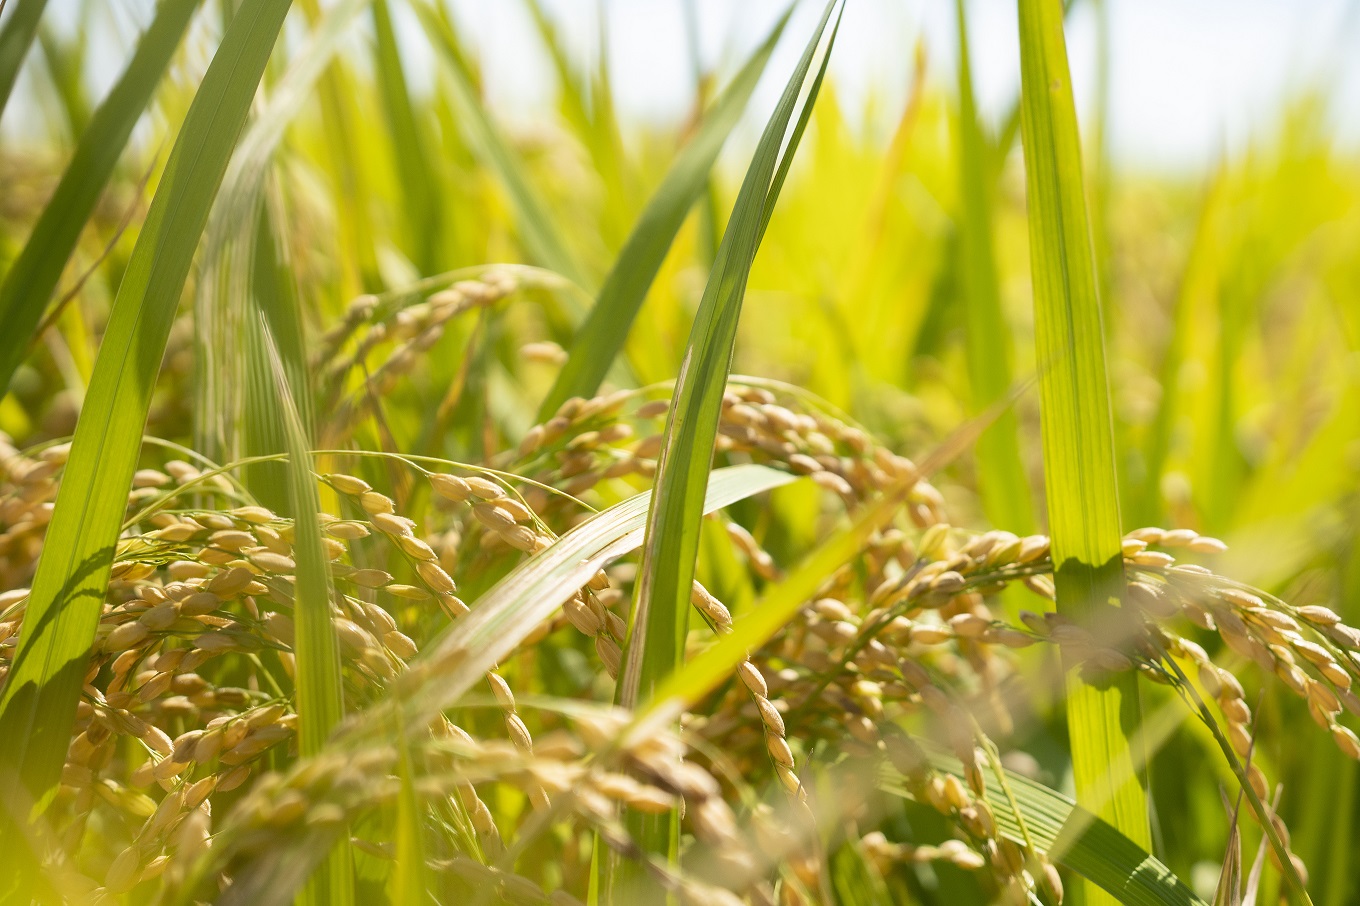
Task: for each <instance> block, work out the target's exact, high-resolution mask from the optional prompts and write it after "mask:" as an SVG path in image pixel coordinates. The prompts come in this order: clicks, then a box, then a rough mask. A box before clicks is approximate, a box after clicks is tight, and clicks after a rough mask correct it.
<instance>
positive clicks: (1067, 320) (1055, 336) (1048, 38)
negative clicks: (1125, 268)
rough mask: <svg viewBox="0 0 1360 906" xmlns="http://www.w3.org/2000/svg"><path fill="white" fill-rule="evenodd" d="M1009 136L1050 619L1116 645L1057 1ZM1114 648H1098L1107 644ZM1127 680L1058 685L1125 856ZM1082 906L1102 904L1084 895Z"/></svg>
mask: <svg viewBox="0 0 1360 906" xmlns="http://www.w3.org/2000/svg"><path fill="white" fill-rule="evenodd" d="M1019 5H1020V64H1021V67H1020V68H1021V108H1022V112H1021V120H1022V124H1021V135H1022V139H1023V142H1024V149H1025V180H1026V187H1027V190H1028V204H1029V235H1030V260H1031V271H1032V279H1033V282H1034V312H1035V314H1034V320H1035V344H1036V348H1037V352H1038V362H1039V391H1040V413H1041V422H1042V429H1043V452H1044V478H1045V488H1046V493H1047V496H1048V521H1049V534H1050V535H1051V536H1052V539H1053V562H1054V565H1055V578H1056V585H1057V591H1058V594H1057V603H1058V611H1059V612H1060V613H1063V614H1065V615H1067V616H1069V617H1071V618H1073V619H1075V620H1077V621H1078V622H1081V623H1084V624H1087V625H1090V626H1092V628H1093V629H1094V630H1095V631H1096V632H1097V633H1113V634H1114V635H1115V636H1118V635H1120V634H1122V633H1121V631H1120V630H1119V629H1118V627H1119V626H1120V625H1122V624H1121V621H1120V620H1119V619H1118V617H1117V615H1118V613H1119V611H1120V602H1121V600H1122V595H1123V590H1124V566H1123V558H1122V556H1121V552H1120V544H1121V537H1122V531H1121V527H1120V521H1119V497H1118V494H1119V490H1118V485H1117V483H1116V477H1115V461H1114V437H1113V429H1112V424H1111V419H1110V394H1109V386H1108V381H1107V377H1106V370H1105V335H1104V331H1103V329H1102V327H1101V311H1100V299H1099V296H1098V293H1097V289H1096V286H1097V283H1096V279H1097V276H1096V269H1095V259H1094V254H1093V252H1092V248H1091V231H1090V227H1089V225H1088V222H1087V217H1086V198H1085V195H1084V194H1083V190H1082V164H1081V146H1080V139H1079V136H1078V132H1077V117H1076V111H1075V109H1074V107H1073V103H1072V84H1071V77H1070V76H1069V74H1068V68H1067V49H1066V44H1065V41H1064V38H1063V8H1062V3H1061V0H1019ZM1124 641H1126V640H1124V639H1120V638H1118V637H1113V638H1110V639H1109V644H1111V645H1119V644H1121V643H1122V642H1124ZM1138 708H1139V706H1138V687H1137V678H1136V675H1135V674H1132V673H1126V674H1123V675H1122V676H1121V677H1119V678H1117V679H1115V680H1114V681H1112V682H1111V683H1110V684H1109V685H1108V686H1107V687H1105V688H1100V689H1097V688H1095V687H1093V686H1090V685H1087V684H1086V683H1084V682H1082V681H1081V679H1080V678H1079V677H1078V676H1077V675H1076V672H1075V671H1070V672H1069V674H1068V698H1067V723H1068V736H1069V739H1070V743H1071V750H1072V770H1073V774H1074V776H1075V778H1076V787H1077V799H1078V801H1079V802H1082V803H1083V804H1084V805H1086V806H1087V807H1088V808H1090V809H1091V810H1092V811H1094V812H1095V813H1096V814H1098V815H1100V816H1101V817H1102V818H1104V819H1105V820H1107V821H1109V822H1110V823H1111V824H1112V825H1114V827H1116V828H1117V829H1118V830H1119V831H1121V832H1122V833H1123V834H1125V835H1126V836H1127V837H1129V838H1130V839H1131V840H1133V841H1134V842H1135V843H1137V844H1138V845H1140V846H1142V847H1143V848H1147V847H1148V846H1149V845H1150V842H1151V830H1150V827H1149V823H1148V814H1147V798H1146V794H1145V792H1144V790H1143V787H1142V786H1141V784H1140V781H1139V779H1138V775H1137V773H1136V771H1135V770H1134V764H1135V763H1141V759H1134V758H1133V757H1132V753H1131V752H1130V749H1129V742H1128V739H1129V737H1130V736H1131V735H1132V734H1133V732H1134V729H1135V728H1136V726H1137V724H1138ZM1089 893H1090V894H1091V896H1090V897H1089V899H1088V902H1091V903H1093V904H1098V903H1102V902H1109V897H1108V895H1106V894H1102V893H1099V892H1097V891H1094V890H1093V891H1089Z"/></svg>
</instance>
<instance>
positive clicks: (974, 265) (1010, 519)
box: [954, 0, 1034, 535]
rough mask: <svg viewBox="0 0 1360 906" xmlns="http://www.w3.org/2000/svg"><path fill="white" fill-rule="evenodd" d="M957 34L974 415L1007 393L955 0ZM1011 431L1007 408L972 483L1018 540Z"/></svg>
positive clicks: (1015, 443)
mask: <svg viewBox="0 0 1360 906" xmlns="http://www.w3.org/2000/svg"><path fill="white" fill-rule="evenodd" d="M954 11H955V19H956V20H957V22H958V32H959V158H958V160H959V182H960V185H959V193H960V198H961V201H962V208H963V210H962V217H961V222H960V224H959V243H958V248H959V265H960V267H959V271H960V280H961V282H962V283H963V311H964V323H965V325H966V327H967V330H966V331H965V334H964V335H965V338H966V341H967V343H966V352H967V361H968V381H969V385H970V390H971V393H972V400H973V411H974V412H981V411H983V410H984V409H986V408H987V407H988V406H990V405H991V404H992V403H994V402H996V401H997V400H999V399H1001V398H1002V397H1004V396H1005V395H1006V394H1007V393H1009V392H1010V388H1011V348H1010V343H1011V340H1010V338H1011V330H1010V327H1009V325H1008V324H1007V323H1006V317H1005V314H1004V313H1003V312H1002V310H1001V286H1000V283H999V281H998V278H997V265H996V255H995V252H994V250H993V244H992V196H993V189H994V184H995V179H994V178H993V175H992V174H993V173H994V172H995V171H994V169H993V168H992V167H990V166H989V165H988V161H987V153H988V149H987V145H986V142H985V141H984V139H983V137H982V125H981V123H980V122H979V120H978V112H977V105H976V104H975V102H974V99H973V74H972V61H971V58H970V54H969V49H968V23H967V19H966V17H965V15H964V3H963V0H955V3H954ZM1018 430H1019V425H1018V423H1017V421H1016V418H1015V413H1014V412H1012V411H1011V410H1010V409H1007V410H1006V411H1005V412H1002V413H1001V415H999V416H998V417H997V419H996V421H995V422H994V423H993V424H992V426H991V428H989V429H988V430H987V431H985V432H984V433H983V435H982V436H981V437H980V438H978V443H977V454H976V455H977V469H978V485H979V491H980V492H981V496H982V508H983V510H984V511H985V512H986V514H987V518H988V520H989V521H990V522H991V523H992V525H993V526H995V527H997V528H1004V529H1006V530H1008V531H1012V532H1017V533H1019V534H1022V535H1023V534H1026V533H1028V532H1030V531H1031V530H1032V529H1033V526H1034V514H1033V511H1032V508H1031V505H1030V496H1029V479H1028V478H1027V477H1026V475H1025V466H1024V463H1023V462H1022V461H1021V459H1020V445H1019V439H1018V433H1017V432H1018Z"/></svg>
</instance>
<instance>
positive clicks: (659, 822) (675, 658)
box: [602, 0, 844, 901]
mask: <svg viewBox="0 0 1360 906" xmlns="http://www.w3.org/2000/svg"><path fill="white" fill-rule="evenodd" d="M836 9H837V3H836V2H835V0H830V2H828V3H827V5H826V9H825V11H824V12H823V14H822V19H821V21H820V22H819V23H818V25H817V28H816V30H815V31H814V32H813V35H812V37H811V39H810V40H809V41H808V45H807V47H806V49H805V50H804V52H803V56H802V58H801V59H800V60H799V62H798V66H797V67H796V68H795V70H794V73H793V75H792V77H791V78H790V79H789V82H788V84H787V85H786V86H785V89H784V94H783V96H782V97H781V98H780V100H779V104H778V106H777V107H776V108H775V111H774V113H773V114H772V115H771V117H770V121H769V123H768V124H767V125H766V127H765V132H764V134H763V135H762V136H761V139H760V143H759V144H758V145H757V147H756V152H755V155H754V156H753V158H752V160H751V164H750V167H749V168H748V169H747V172H746V178H745V180H744V181H743V182H742V187H741V191H740V192H739V193H738V195H737V201H736V204H735V205H734V206H733V208H732V217H731V219H730V221H729V223H728V227H727V231H726V233H725V234H724V235H723V240H722V244H721V246H720V247H719V249H718V256H717V258H716V260H715V261H714V264H713V270H712V271H711V273H710V275H709V280H708V285H707V286H706V287H705V289H704V295H703V298H702V300H701V301H700V303H699V311H698V313H697V315H696V316H695V321H694V327H693V329H692V330H691V333H690V339H689V342H688V344H687V345H686V348H685V355H684V359H683V361H682V362H681V365H680V375H679V378H678V379H677V381H676V388H675V392H674V394H673V396H672V404H671V410H670V415H669V416H668V417H667V419H666V429H665V432H664V435H663V441H662V445H661V452H660V454H659V456H658V458H657V475H656V490H655V492H654V496H653V498H652V504H651V507H650V509H649V512H648V514H647V542H646V545H645V546H644V548H643V554H642V567H641V574H640V577H639V580H638V590H637V599H636V601H635V602H634V606H633V612H632V615H631V619H630V620H629V623H628V639H627V643H626V645H625V649H624V663H623V667H622V669H621V671H620V677H619V684H618V687H617V690H616V692H615V698H616V699H617V701H618V703H619V704H621V705H623V706H624V707H626V708H632V707H635V706H636V705H637V703H638V702H639V701H640V700H645V699H647V698H650V697H651V695H652V693H653V692H654V691H655V689H656V687H657V686H658V685H659V684H660V683H662V682H663V681H664V680H665V679H666V677H668V676H669V675H670V674H671V673H673V672H674V671H675V670H676V668H677V667H678V666H679V665H680V664H681V663H682V662H683V660H684V646H685V634H686V631H687V628H688V624H689V607H690V592H691V587H692V585H693V582H694V569H695V559H696V557H697V556H698V551H699V529H700V519H701V515H702V513H701V508H702V501H703V491H704V487H705V486H706V484H707V481H708V472H709V469H710V468H711V466H712V462H713V442H714V440H715V438H716V436H717V430H718V418H719V415H720V412H721V408H722V396H723V392H724V390H725V389H726V386H727V375H728V371H729V370H730V368H731V364H732V355H733V350H734V347H735V344H736V335H737V322H738V320H739V318H740V316H741V304H742V300H743V298H744V296H745V293H746V281H747V279H748V277H749V276H750V272H751V264H752V262H753V261H754V260H755V255H756V250H757V248H758V247H759V245H760V239H761V237H762V235H763V233H764V229H765V225H766V224H767V223H768V221H769V214H770V212H771V210H772V209H773V207H774V204H775V201H776V199H777V198H778V194H779V188H780V185H781V183H782V182H783V178H784V175H785V174H786V173H787V171H788V161H789V160H790V159H791V158H792V156H793V154H794V153H796V151H797V145H798V139H799V137H800V136H801V133H802V130H803V127H804V126H805V124H806V122H807V117H808V111H809V110H810V108H811V106H812V105H813V104H814V103H815V102H816V99H817V89H818V87H820V84H821V80H822V75H823V73H825V71H826V64H827V61H828V60H829V59H830V54H831V48H832V46H833V45H834V43H835V39H836V27H839V24H840V20H839V17H838V18H837V21H836V26H835V27H833V28H832V31H831V34H830V36H829V39H828V40H827V43H826V48H825V52H824V54H823V56H822V60H821V66H820V68H819V70H818V73H817V76H816V78H815V79H814V80H813V83H812V85H811V88H810V90H809V91H808V93H807V97H806V98H805V100H804V102H803V104H804V106H803V109H802V112H801V114H800V116H799V118H798V121H797V126H796V127H795V129H794V131H793V134H792V136H791V137H790V138H789V140H788V147H787V149H786V150H785V151H784V156H783V159H782V161H781V153H780V151H781V146H782V145H783V144H784V140H785V134H786V132H787V131H788V129H789V123H790V120H791V119H792V118H793V114H794V110H795V108H796V107H797V106H798V101H799V95H800V93H801V91H802V89H803V86H804V84H805V83H806V81H807V76H808V72H809V71H810V70H811V68H812V63H813V60H814V58H815V57H816V55H817V51H818V47H819V46H820V45H821V43H822V37H823V35H824V32H825V30H826V26H827V23H828V22H829V21H830V20H831V15H832V13H833V12H834V11H835V10H836ZM841 9H842V10H843V9H844V7H843V6H842V7H841ZM678 822H679V819H678V815H677V814H676V813H674V812H669V813H666V814H662V815H641V814H638V813H636V812H630V813H629V814H628V815H627V824H628V829H629V832H630V834H631V835H632V837H633V838H634V840H636V841H637V843H638V845H639V846H640V847H642V849H643V850H644V851H646V852H650V853H656V854H659V855H663V856H664V857H666V858H667V859H670V860H672V861H673V860H674V858H675V856H676V847H677V845H678V840H679V826H678ZM618 865H619V863H617V862H616V861H614V860H611V861H609V862H608V863H607V864H606V866H605V877H604V880H603V885H602V888H603V890H604V892H605V895H606V898H607V899H608V900H610V901H613V900H614V898H615V897H616V896H617V895H625V896H629V897H634V898H636V897H639V896H648V895H652V896H656V895H660V893H661V891H660V890H659V889H657V888H656V887H655V882H654V881H652V880H651V879H650V878H648V877H647V876H646V875H645V874H644V873H643V872H641V871H640V870H639V869H638V868H637V866H636V865H634V864H633V863H627V864H626V867H623V869H622V871H620V872H617V873H616V872H615V870H614V869H615V867H616V866H618Z"/></svg>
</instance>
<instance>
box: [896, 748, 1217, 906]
mask: <svg viewBox="0 0 1360 906" xmlns="http://www.w3.org/2000/svg"><path fill="white" fill-rule="evenodd" d="M926 755H927V757H928V758H929V760H930V763H931V765H932V766H933V767H934V768H935V769H936V770H938V771H945V772H947V773H950V774H953V775H954V776H956V777H958V778H960V779H964V772H963V765H962V764H960V763H959V761H958V759H956V758H954V757H953V756H951V755H948V754H945V753H944V752H942V751H938V750H935V749H933V748H927V749H926ZM1006 784H1007V786H1009V787H1010V791H1011V792H1012V793H1013V794H1014V796H1015V801H1016V804H1017V805H1018V806H1019V807H1020V818H1021V819H1023V821H1024V824H1025V830H1027V831H1028V832H1029V837H1030V839H1031V840H1033V841H1034V844H1035V845H1036V846H1037V847H1038V848H1039V849H1040V850H1041V851H1042V852H1043V853H1044V854H1045V855H1046V856H1048V857H1049V858H1050V859H1052V860H1053V861H1054V862H1055V863H1057V864H1059V865H1062V866H1063V867H1065V868H1068V869H1070V870H1071V871H1074V872H1076V873H1077V874H1079V875H1081V876H1082V877H1084V878H1086V879H1087V880H1089V881H1091V882H1092V883H1093V884H1095V885H1097V886H1098V887H1100V888H1101V889H1102V890H1103V891H1105V892H1106V894H1107V895H1108V896H1110V897H1113V898H1114V900H1115V901H1117V902H1119V903H1123V904H1124V906H1206V904H1205V902H1204V901H1203V900H1201V899H1200V898H1199V897H1197V896H1196V895H1195V893H1194V891H1193V890H1191V889H1190V887H1189V886H1188V885H1187V884H1185V882H1183V881H1182V880H1181V879H1180V878H1178V877H1176V875H1175V874H1174V873H1172V871H1171V869H1169V868H1167V867H1166V866H1165V865H1163V864H1162V863H1161V862H1159V861H1158V860H1157V859H1156V858H1155V857H1154V856H1152V855H1151V854H1150V853H1148V851H1147V849H1146V848H1145V847H1143V846H1140V845H1138V844H1137V843H1135V842H1134V841H1132V840H1130V839H1129V838H1128V837H1126V836H1125V835H1123V834H1121V833H1120V832H1119V831H1118V830H1116V829H1115V828H1114V827H1112V826H1110V825H1109V824H1108V823H1107V822H1105V821H1102V820H1101V819H1100V818H1098V817H1096V816H1095V815H1093V814H1091V813H1090V812H1088V811H1086V810H1085V809H1083V808H1082V807H1081V806H1079V805H1077V804H1076V803H1074V802H1073V801H1072V800H1070V799H1068V798H1067V797H1066V796H1063V795H1061V794H1060V793H1056V792H1054V791H1053V790H1050V789H1049V788H1048V787H1046V786H1044V785H1043V784H1041V783H1037V782H1035V781H1033V780H1030V779H1029V778H1028V777H1024V776H1022V775H1020V774H1016V773H1013V772H1011V771H1006ZM880 786H881V788H882V789H883V790H884V791H885V792H888V793H892V794H894V795H897V796H903V797H907V796H909V794H908V792H907V790H906V788H905V786H904V785H903V782H902V778H901V775H899V774H897V773H896V772H895V771H893V770H892V769H891V768H887V769H885V770H884V771H883V774H882V776H881V778H880ZM987 802H988V804H989V805H990V806H991V807H992V812H993V814H994V815H995V816H996V823H997V827H998V828H999V829H1000V831H1001V833H1002V835H1003V836H1006V837H1009V838H1011V839H1012V840H1015V841H1016V842H1017V843H1022V844H1023V843H1024V838H1023V834H1022V833H1021V831H1020V822H1019V820H1017V817H1016V814H1015V811H1014V809H1012V808H1011V804H1010V802H1009V801H1008V800H1007V798H1006V797H1005V796H999V795H990V796H988V797H987Z"/></svg>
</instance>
